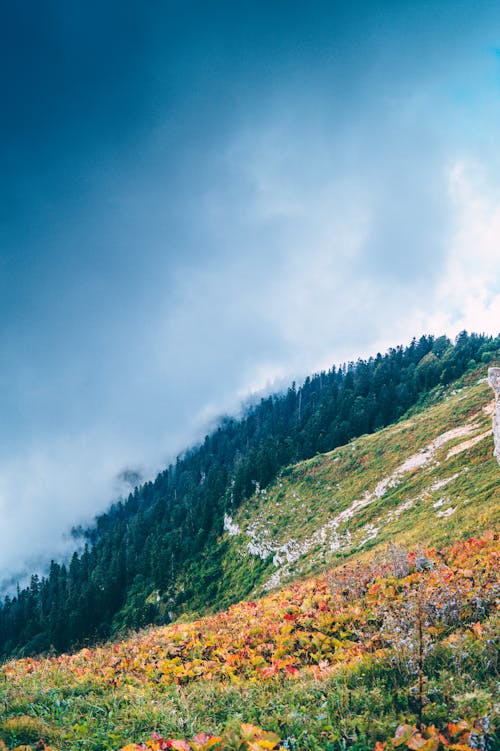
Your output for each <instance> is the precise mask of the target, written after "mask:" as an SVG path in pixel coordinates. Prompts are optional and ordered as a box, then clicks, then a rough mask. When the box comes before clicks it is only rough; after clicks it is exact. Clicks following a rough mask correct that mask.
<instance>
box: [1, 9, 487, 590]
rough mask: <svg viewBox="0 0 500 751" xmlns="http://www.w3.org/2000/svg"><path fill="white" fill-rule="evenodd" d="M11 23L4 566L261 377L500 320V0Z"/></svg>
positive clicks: (6, 134)
mask: <svg viewBox="0 0 500 751" xmlns="http://www.w3.org/2000/svg"><path fill="white" fill-rule="evenodd" d="M0 36H1V37H2V38H1V39H0V56H1V58H2V59H1V63H2V64H1V65H0V79H1V90H2V92H3V93H2V100H1V104H0V106H1V108H2V112H1V118H0V129H1V139H0V160H1V161H0V164H1V176H2V179H1V184H0V190H1V200H0V340H1V349H0V352H1V354H2V367H1V369H0V386H1V391H0V394H1V397H0V398H1V400H2V417H3V419H2V422H1V425H0V521H1V524H0V572H3V574H1V573H0V578H1V576H2V575H5V576H9V575H10V574H12V573H15V572H16V571H18V570H21V569H22V567H23V566H25V565H28V566H35V565H39V562H40V561H42V560H43V559H44V557H46V556H47V555H49V556H50V555H54V556H56V555H59V554H62V553H63V552H64V551H65V550H67V549H68V544H70V543H68V541H67V539H66V540H65V539H64V533H65V531H67V530H68V528H69V527H70V526H71V525H72V524H73V523H79V522H85V521H88V520H89V519H91V518H92V515H93V514H94V513H95V512H97V511H100V510H103V509H104V508H106V506H107V505H108V503H109V502H110V500H112V499H113V498H114V497H116V496H117V495H118V494H119V493H123V492H126V490H127V489H126V487H125V486H124V484H123V482H122V481H121V480H120V479H119V475H120V473H121V472H122V471H123V469H125V468H133V469H138V470H140V471H141V472H142V473H143V474H144V476H146V477H149V476H151V475H152V474H154V472H155V471H156V470H158V469H159V468H161V467H162V466H164V464H165V463H166V462H167V461H168V460H169V459H170V458H172V457H173V456H175V453H176V452H177V451H179V450H181V449H182V448H184V447H185V446H186V445H187V444H189V443H190V442H192V441H194V440H196V439H197V438H198V437H200V436H203V434H204V431H205V430H206V429H207V426H209V425H210V424H211V421H213V420H214V419H215V418H216V416H217V415H220V414H221V413H223V412H225V411H235V410H237V409H238V407H239V405H240V403H241V402H242V400H244V399H246V398H247V397H248V395H249V394H250V393H252V392H254V391H258V390H260V389H270V388H273V387H274V386H276V385H280V384H283V383H288V382H289V381H290V380H292V379H293V378H294V377H296V378H300V376H301V375H305V374H307V373H308V372H310V371H312V370H314V369H316V368H321V367H329V366H330V365H331V364H333V363H337V362H339V361H342V360H345V359H351V358H352V359H355V358H356V357H358V356H359V355H361V356H365V355H369V354H374V353H376V352H377V351H378V350H383V349H384V348H386V347H388V346H392V345H395V344H397V343H405V342H408V341H409V340H410V339H411V338H412V336H414V335H415V336H419V335H420V334H422V333H424V332H433V333H436V334H440V333H442V332H446V333H448V334H449V335H450V336H453V335H454V334H456V333H457V332H458V331H459V330H461V329H463V328H467V329H468V330H476V331H485V332H487V333H492V334H496V333H498V331H499V329H500V274H499V261H498V259H499V257H500V253H499V244H500V184H499V181H498V174H500V170H499V168H500V149H499V147H498V133H499V132H500V99H499V90H500V87H499V84H500V57H499V50H500V6H499V5H498V3H497V2H481V1H480V2H477V1H476V2H472V1H470V2H418V3H417V2H415V3H406V2H379V3H378V4H377V5H375V4H374V3H363V2H328V3H327V2H312V3H311V2H309V3H305V2H293V1H291V0H289V2H272V3H269V2H266V3H264V2H259V1H258V0H254V2H251V3H250V2H248V3H247V2H239V3H229V2H222V1H221V2H216V3H206V2H202V3H195V2H166V1H165V0H163V1H160V0H152V1H151V2H148V3H144V2H135V1H134V0H132V1H130V2H126V3H118V2H115V0H109V1H108V2H100V3H97V2H85V3H84V2H76V0H64V2H63V1H62V0H52V1H50V0H47V2H44V3H35V2H29V1H28V2H25V3H2V24H1V25H0ZM21 541H22V542H21Z"/></svg>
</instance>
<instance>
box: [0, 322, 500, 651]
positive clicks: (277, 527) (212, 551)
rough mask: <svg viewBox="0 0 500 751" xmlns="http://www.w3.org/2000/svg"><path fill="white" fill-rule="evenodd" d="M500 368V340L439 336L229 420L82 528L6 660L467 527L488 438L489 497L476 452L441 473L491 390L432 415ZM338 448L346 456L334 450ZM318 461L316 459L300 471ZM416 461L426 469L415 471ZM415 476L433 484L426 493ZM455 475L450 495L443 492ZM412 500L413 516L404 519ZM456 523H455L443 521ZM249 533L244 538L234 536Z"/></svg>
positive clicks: (31, 599) (28, 600) (19, 613)
mask: <svg viewBox="0 0 500 751" xmlns="http://www.w3.org/2000/svg"><path fill="white" fill-rule="evenodd" d="M495 362H500V339H498V338H496V339H495V338H492V337H488V336H484V335H477V334H467V333H466V332H462V333H461V334H460V335H459V336H458V337H457V339H456V341H455V343H454V344H452V343H451V342H450V341H449V340H448V339H447V338H446V337H444V336H443V337H439V338H437V339H435V338H434V337H432V336H423V337H421V338H420V339H419V340H418V341H417V340H415V339H414V340H413V341H412V342H411V343H410V344H409V345H408V346H406V347H403V346H398V347H396V348H392V349H390V350H389V351H388V352H387V353H385V354H384V355H381V354H380V353H378V354H377V355H376V356H374V357H371V358H369V359H367V360H358V361H356V362H352V363H348V364H344V365H341V366H338V367H332V369H331V370H329V371H328V372H321V373H317V374H315V375H313V376H311V377H308V378H306V380H305V381H304V383H303V384H302V386H300V387H299V388H297V387H296V385H295V384H292V385H291V386H290V388H289V389H288V390H287V391H286V392H282V393H279V394H274V395H271V396H269V397H266V398H263V399H261V401H260V402H258V403H257V404H254V405H252V406H250V407H249V408H248V409H247V410H246V411H245V412H244V413H243V415H242V416H241V417H240V418H239V419H235V418H234V419H233V418H225V419H223V420H221V422H220V425H219V427H218V428H217V429H216V430H215V431H214V432H212V433H211V434H210V435H207V436H206V437H205V440H204V441H203V442H202V443H201V444H200V445H198V446H195V447H193V448H192V449H190V450H188V451H186V452H185V453H184V454H182V455H181V456H179V457H178V459H177V461H176V463H175V464H174V465H172V466H170V467H168V468H167V469H165V470H164V471H163V472H160V474H159V475H158V476H157V477H156V479H155V480H154V482H147V483H145V484H144V485H142V486H141V487H140V488H136V489H135V491H134V492H133V493H132V494H130V496H129V498H128V499H126V500H120V501H118V502H117V503H115V504H113V505H112V506H111V507H110V508H109V510H108V511H107V512H106V513H105V514H102V515H101V516H99V517H98V518H97V519H96V521H95V524H93V525H91V526H90V527H89V528H88V529H87V530H83V532H81V531H80V540H79V541H76V542H75V545H76V544H77V542H79V543H80V547H79V549H78V550H76V551H75V553H74V554H73V556H72V557H71V560H70V561H66V562H57V561H52V563H51V565H50V568H49V570H48V572H47V574H46V575H45V576H44V577H42V578H41V579H40V578H39V577H38V576H36V575H34V576H32V577H31V581H30V584H29V586H27V587H25V588H22V589H19V590H18V592H17V593H16V595H15V596H14V597H10V598H9V597H8V598H6V599H5V601H4V603H3V604H2V605H1V606H0V656H1V657H3V658H7V657H10V656H17V657H21V656H26V655H33V654H39V653H43V652H54V651H55V652H61V651H65V650H68V649H74V648H76V647H78V646H84V645H87V646H88V645H92V644H93V643H96V642H98V641H99V640H102V639H106V638H109V637H112V636H117V635H120V634H124V633H126V632H127V630H129V629H131V628H139V627H143V626H146V625H148V624H153V623H156V624H161V623H167V622H169V621H171V620H173V619H176V618H178V617H179V616H180V615H182V614H185V613H187V614H189V613H191V614H193V613H199V614H203V613H209V612H214V611H217V610H219V609H221V608H223V607H225V606H227V605H229V604H231V603H235V602H237V601H238V600H240V599H243V598H244V597H247V596H249V595H250V594H251V593H252V592H253V591H256V592H259V591H263V589H265V585H266V584H267V586H268V587H272V586H274V585H276V584H277V583H278V582H279V580H281V579H283V580H286V578H287V577H288V578H289V577H291V576H292V577H293V576H294V575H295V574H298V573H306V572H307V571H312V570H315V569H316V568H317V567H318V566H323V565H325V564H327V563H329V562H335V561H336V560H339V559H340V558H341V557H342V556H345V555H346V554H349V555H350V554H354V553H356V551H358V552H363V551H367V550H369V549H370V548H371V547H373V545H374V544H378V543H381V542H383V541H384V539H388V535H387V534H385V533H384V527H387V528H388V529H390V530H394V531H395V532H397V533H398V534H399V533H400V532H402V531H403V526H404V525H405V523H407V525H408V527H409V525H410V524H413V520H414V519H415V520H418V519H421V520H424V518H425V517H426V515H427V517H428V518H429V519H432V520H434V518H436V519H439V520H446V524H441V523H439V525H438V527H440V528H441V527H442V528H443V529H444V528H446V527H447V526H448V522H450V523H451V522H453V521H454V520H455V519H457V520H460V519H462V516H464V518H465V517H467V512H466V511H464V509H463V508H462V506H463V507H464V508H465V505H466V501H467V497H466V496H467V494H468V498H469V499H471V498H475V497H476V495H477V503H479V504H481V503H482V499H484V498H485V497H486V495H487V494H488V492H489V491H488V488H490V489H494V479H493V477H492V475H488V472H491V471H492V467H493V464H487V459H486V457H487V451H486V444H487V438H486V437H485V438H484V440H483V439H481V440H480V441H479V442H478V443H477V446H475V447H473V448H474V451H473V454H472V455H471V456H472V457H476V454H477V457H478V458H477V461H478V462H479V463H480V459H481V457H483V458H484V459H485V462H486V463H485V467H484V468H481V487H479V485H478V486H477V487H478V492H477V493H476V490H475V487H476V485H477V483H476V481H475V480H474V482H473V481H472V473H473V471H474V472H475V470H476V464H473V465H471V466H472V467H473V469H471V470H470V471H466V470H464V467H463V465H462V459H463V457H464V456H465V455H466V454H465V453H463V452H459V454H457V458H456V460H454V461H453V460H452V458H450V459H449V460H448V459H446V460H444V461H445V464H446V467H447V469H449V474H447V475H446V477H441V474H440V472H439V470H438V471H437V472H434V467H435V457H439V459H440V461H443V456H444V455H443V452H444V450H445V448H448V447H450V448H451V447H453V445H455V444H457V443H459V442H460V441H462V442H463V441H464V440H465V439H467V440H473V441H474V440H475V439H476V438H479V436H480V433H481V431H482V432H483V433H486V427H485V426H486V424H487V419H488V418H487V415H486V414H483V413H482V412H481V409H482V406H485V404H486V402H484V404H482V403H481V399H483V397H484V399H486V393H487V388H486V387H484V388H483V392H481V393H482V394H483V396H481V395H480V392H479V391H478V393H477V399H476V396H474V394H471V396H470V404H469V402H468V401H467V399H469V397H467V398H465V397H464V399H465V401H463V402H460V400H459V401H458V402H457V405H458V406H457V407H456V410H457V412H456V415H453V414H452V413H451V412H448V411H447V408H446V403H444V407H443V412H442V413H441V412H439V409H438V408H437V404H436V409H437V410H438V411H437V412H436V413H435V417H433V418H432V419H435V420H437V421H439V424H438V425H437V426H436V429H435V430H434V429H433V428H432V426H431V425H429V424H427V423H426V422H425V420H424V421H422V422H421V421H420V420H419V419H417V413H418V412H419V411H421V410H423V409H425V408H426V407H427V406H429V405H430V404H431V403H432V400H434V401H439V400H443V399H446V398H447V395H450V394H451V395H452V391H453V390H454V389H456V388H462V386H456V387H455V386H451V390H450V385H451V384H453V383H454V382H455V381H456V380H457V378H461V377H462V376H464V374H472V375H470V377H469V376H468V378H469V381H467V384H470V383H471V379H472V382H473V380H474V379H475V380H476V381H477V380H478V379H479V378H481V377H484V373H485V371H486V366H487V365H488V364H489V363H495ZM481 364H482V365H481ZM479 365H481V370H479V371H478V366H479ZM464 385H465V382H464ZM447 389H448V391H447ZM475 399H476V401H475ZM453 404H454V402H453V400H452V401H451V402H450V405H449V406H450V409H451V407H452V406H453ZM461 404H462V405H463V408H461V407H460V405H461ZM481 404H482V406H481ZM408 410H413V411H414V412H415V415H414V419H415V423H414V426H413V427H412V424H411V423H408V424H407V428H404V427H401V426H399V427H398V431H399V432H397V433H395V434H392V433H390V432H389V433H387V434H385V433H384V432H381V431H382V429H383V428H384V427H388V426H390V425H393V424H394V423H395V422H397V421H398V420H399V419H401V418H402V417H403V416H404V415H405V414H406V413H408ZM467 410H472V411H474V415H475V417H474V420H469V421H468V422H467V420H468V416H467V414H466V412H467ZM464 419H465V421H466V424H465V425H463V426H462V421H463V420H464ZM441 422H442V423H443V427H441ZM454 426H456V427H457V430H458V433H457V434H456V435H454V434H453V435H452V436H446V437H445V438H446V439H443V440H444V443H443V446H438V445H436V446H434V444H432V442H433V441H435V440H437V439H438V438H439V436H440V435H441V434H442V433H443V432H445V433H446V432H447V431H449V430H452V429H454ZM461 430H463V431H465V432H464V433H460V431H461ZM370 434H373V438H374V442H373V443H370V440H369V436H370ZM363 435H365V436H367V437H365V438H361V436H363ZM353 438H354V439H357V440H356V442H355V443H352V439H353ZM439 440H441V439H439ZM349 441H351V443H349ZM438 442H439V441H438ZM431 444H432V446H431V448H430V449H429V452H430V453H431V454H433V458H429V461H428V462H423V461H421V459H422V457H423V456H424V454H421V455H420V454H419V455H417V458H416V459H413V460H411V456H412V454H414V453H415V451H417V452H418V450H420V449H424V448H425V446H426V445H431ZM445 444H446V446H445ZM347 445H348V447H346V446H347ZM342 446H344V447H346V448H344V449H342V450H340V447H342ZM336 448H337V449H339V453H336V454H335V455H331V454H329V453H328V452H331V451H332V450H334V449H336ZM477 452H479V453H477ZM481 452H482V453H481ZM320 454H322V455H324V457H323V458H321V456H319V455H320ZM434 455H435V457H434ZM425 456H427V454H425ZM303 460H309V463H306V464H298V465H297V462H300V461H303ZM412 461H414V462H416V465H418V466H415V467H414V468H412V465H411V462H412ZM474 461H475V459H474ZM405 462H410V463H409V464H406V465H405ZM455 465H456V466H455ZM398 467H399V470H398ZM454 467H455V468H454ZM423 469H425V472H424V473H423V474H422V472H417V474H416V475H415V471H416V470H423ZM361 470H362V471H361ZM414 470H415V471H414ZM462 470H463V471H462ZM395 472H396V473H397V476H396V477H393V478H392V479H391V473H392V474H394V473H395ZM457 472H459V477H457V478H455V477H453V478H452V475H453V474H456V473H457ZM485 473H486V474H485ZM488 477H489V479H488ZM417 478H420V480H421V481H420V480H418V479H417ZM433 478H434V479H433ZM450 478H452V479H450ZM396 480H397V482H396ZM414 480H415V482H416V483H417V485H418V487H417V486H415V488H414V489H412V482H413V481H414ZM445 480H447V481H448V480H449V487H446V488H444V486H442V490H441V489H440V488H439V487H436V488H434V489H433V488H432V487H431V486H432V484H433V483H435V482H444V481H445ZM419 482H420V484H418V483H419ZM478 482H479V481H478ZM398 483H399V485H398V487H397V488H396V487H390V486H391V485H394V484H398ZM461 487H463V497H461V500H460V503H459V508H458V507H455V505H453V504H452V506H453V509H454V510H452V506H450V505H449V504H448V505H447V504H446V503H445V501H444V497H445V493H444V491H445V490H446V492H447V493H448V492H451V493H455V492H457V493H458V491H459V488H461ZM382 490H383V491H384V492H382ZM410 491H412V492H413V495H411V496H408V494H407V493H408V492H410ZM419 494H420V495H422V498H419V499H417V496H418V495H419ZM426 494H427V495H429V497H431V500H432V498H434V499H435V500H434V501H433V502H436V503H442V505H443V508H440V507H439V508H437V509H436V511H435V513H434V512H431V511H429V509H430V508H431V506H430V505H429V504H427V505H426V504H425V503H424V501H423V500H422V499H423V497H424V496H425V497H427V496H426ZM68 502H70V501H68ZM474 502H476V501H474ZM402 503H407V504H410V506H411V508H410V506H408V509H407V511H404V510H403V509H402V507H401V504H402ZM391 504H392V505H391ZM382 506H383V507H384V508H387V510H386V511H384V513H383V514H382V513H381V512H380V513H379V510H380V508H381V507H382ZM361 512H362V513H361ZM389 512H390V513H394V517H392V516H390V518H389V516H388V514H389ZM443 513H444V514H453V517H450V519H447V517H446V516H445V517H443V516H438V514H441V515H442V514H443ZM384 514H385V516H384ZM429 514H430V516H429ZM351 515H352V520H349V519H348V518H347V517H349V516H351ZM347 522H349V524H347ZM464 523H465V522H464ZM235 525H236V526H235ZM224 527H226V533H225V532H224ZM236 529H241V530H242V532H241V534H238V535H234V537H231V533H232V532H234V531H236ZM464 530H465V527H464ZM417 531H418V524H417ZM461 534H463V533H461ZM417 537H418V535H416V536H415V535H414V536H413V538H412V536H411V534H410V533H409V532H408V534H406V535H405V539H407V540H411V539H417ZM364 538H366V539H364ZM443 539H444V536H443ZM249 543H250V548H249ZM252 551H253V552H252ZM248 553H250V555H248ZM273 559H274V561H275V563H276V562H277V563H278V565H277V566H276V565H275V564H274V563H273Z"/></svg>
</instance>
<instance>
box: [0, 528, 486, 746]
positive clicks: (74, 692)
mask: <svg viewBox="0 0 500 751" xmlns="http://www.w3.org/2000/svg"><path fill="white" fill-rule="evenodd" d="M499 558H500V543H499V541H498V538H497V536H495V535H493V534H487V535H484V536H483V537H481V538H471V539H468V540H467V541H465V542H463V543H459V544H456V545H454V546H451V547H450V548H448V549H444V550H439V551H437V550H423V549H417V550H414V551H411V552H409V553H407V552H405V551H403V550H401V549H399V548H394V547H392V548H389V549H388V550H387V551H386V552H385V554H384V555H383V556H382V557H379V558H378V559H377V560H373V561H371V562H369V563H352V564H349V565H347V566H344V567H340V568H338V569H336V570H334V571H332V572H330V573H328V574H327V575H325V576H323V577H320V578H312V579H308V580H305V581H302V582H298V583H294V584H292V585H290V586H288V587H286V588H285V589H282V590H281V591H279V592H276V593H273V594H270V595H269V596H267V597H265V598H262V599H260V600H258V601H253V602H242V603H240V604H238V605H235V606H232V607H231V608H229V610H227V611H225V612H222V613H219V614H217V615H215V616H211V617H206V618H203V619H201V620H198V621H195V622H193V623H176V624H173V625H171V626H167V627H162V628H156V629H151V630H147V631H145V632H143V633H141V634H138V635H137V636H135V637H134V638H131V639H128V640H124V641H121V642H117V643H113V644H108V645H103V646H101V647H97V648H95V649H84V650H81V651H80V652H77V653H76V654H72V655H60V656H58V657H51V658H50V657H49V658H43V659H34V658H26V659H23V660H19V661H16V662H10V663H7V664H6V665H5V666H4V667H3V669H2V672H1V674H0V680H2V681H3V683H4V686H5V691H4V707H3V715H2V719H1V720H0V732H1V733H3V737H4V740H5V741H6V742H7V743H9V744H10V745H11V747H12V746H13V744H15V743H18V744H19V743H20V742H23V743H30V744H32V747H33V748H35V747H36V743H37V742H40V741H41V742H42V743H45V744H47V746H49V745H50V744H51V745H52V746H54V747H56V748H59V749H77V748H78V749H95V750H96V751H97V749H99V748H103V749H119V748H126V749H127V751H130V750H131V749H139V748H146V749H162V748H176V749H186V750H187V749H193V751H201V749H208V748H214V749H217V748H218V749H239V748H241V749H245V748H249V749H254V750H257V749H266V748H267V749H272V748H275V747H278V744H279V743H281V744H282V747H284V748H290V749H318V750H319V749H342V748H347V747H350V748H356V749H372V748H375V747H376V744H378V746H377V748H378V749H381V748H384V749H385V748H387V749H392V748H397V747H400V746H401V747H403V748H406V747H407V748H409V749H420V748H421V749H424V751H437V750H438V749H440V748H443V749H447V748H450V749H461V748H471V747H476V748H485V749H488V748H491V749H493V747H494V745H493V744H494V735H493V733H494V730H493V728H494V727H495V725H496V721H497V718H496V714H495V713H496V711H497V710H496V709H495V706H494V701H493V696H494V684H495V683H496V681H498V672H497V671H498V664H497V647H498V644H497V642H496V639H497V635H498V598H499V580H498V574H499V571H500V566H499V563H500V560H499ZM261 726H265V728H266V731H260V730H259V727H261ZM152 732H154V733H156V735H151V733H152ZM475 738H477V739H478V740H477V743H478V744H480V745H476V746H474V745H472V746H471V745H470V743H469V742H470V741H471V739H472V740H473V739H475ZM279 739H281V740H280V741H279ZM139 742H140V743H144V744H145V745H143V746H140V745H137V744H138V743H139ZM134 744H136V745H134ZM419 744H420V745H419ZM481 744H482V745H481ZM41 747H42V746H39V748H41Z"/></svg>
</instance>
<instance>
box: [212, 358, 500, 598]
mask: <svg viewBox="0 0 500 751" xmlns="http://www.w3.org/2000/svg"><path fill="white" fill-rule="evenodd" d="M485 374H486V368H482V369H476V370H473V371H471V372H470V373H468V374H467V375H466V376H464V377H463V378H462V379H461V380H460V381H459V382H456V383H455V384H453V386H452V387H450V388H448V389H442V388H441V389H436V391H435V392H434V393H433V394H432V395H431V396H430V397H429V398H428V400H427V401H428V406H427V408H426V409H424V410H423V411H421V412H417V413H415V414H414V415H412V416H411V417H409V418H407V419H405V420H402V421H400V422H399V423H398V424H397V425H394V426H391V427H388V428H385V429H384V430H381V431H379V432H377V433H375V434H374V435H370V436H363V437H361V438H358V439H357V440H355V441H352V442H351V443H350V444H349V445H348V446H345V447H342V448H338V449H335V450H334V451H332V452H329V453H326V454H323V455H320V456H317V457H314V458H313V459H309V460H308V461H305V462H301V463H299V464H296V465H294V466H292V467H288V468H286V469H285V470H284V471H283V472H281V473H280V476H279V477H278V479H277V480H276V481H275V482H274V483H272V484H271V485H270V486H269V487H268V488H266V489H264V490H262V491H260V492H258V493H255V494H254V495H253V496H252V498H251V499H250V500H249V501H248V502H247V503H245V504H244V505H243V506H242V507H241V508H240V509H239V510H238V511H237V512H236V514H235V515H234V516H231V515H229V514H228V515H226V520H225V527H226V531H225V535H224V538H223V539H222V540H221V542H220V544H221V546H222V547H223V548H224V560H225V568H224V580H223V583H222V585H221V587H220V592H221V597H223V590H224V589H226V590H227V591H228V592H233V591H235V589H236V590H237V589H238V588H240V590H241V591H242V592H245V594H246V593H247V591H248V589H247V588H248V586H249V579H250V577H253V578H252V587H253V589H252V594H253V595H254V596H256V595H258V594H260V593H262V592H265V591H266V590H267V589H272V588H273V587H276V586H277V585H279V584H280V583H281V582H285V581H289V580H291V579H293V578H295V577H297V576H301V575H304V574H307V573H310V572H313V571H316V570H318V569H319V568H321V567H324V566H326V565H330V566H331V565H334V564H336V563H340V562H341V561H345V560H348V559H349V558H351V557H353V556H354V557H363V556H365V555H366V554H367V553H368V551H372V550H374V549H375V550H376V549H379V548H383V547H384V546H387V545H388V544H389V543H391V542H393V541H397V542H398V544H402V545H405V546H407V547H410V546H414V545H417V544H419V543H421V544H424V545H429V546H430V545H432V546H442V545H447V544H450V543H451V542H453V541H456V540H460V539H466V538H467V537H470V536H472V535H474V534H476V533H477V530H478V529H479V530H481V529H488V528H498V524H499V521H500V483H499V479H500V471H499V467H498V463H497V461H496V459H495V457H494V456H493V450H494V446H493V436H492V427H491V426H492V414H493V407H494V399H493V392H492V390H491V388H490V387H489V385H488V383H487V379H486V378H485Z"/></svg>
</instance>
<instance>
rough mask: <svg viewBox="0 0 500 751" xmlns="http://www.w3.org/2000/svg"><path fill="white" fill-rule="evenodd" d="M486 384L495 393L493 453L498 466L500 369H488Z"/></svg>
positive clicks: (499, 461)
mask: <svg viewBox="0 0 500 751" xmlns="http://www.w3.org/2000/svg"><path fill="white" fill-rule="evenodd" d="M488 383H489V384H490V386H491V388H492V389H493V391H494V392H495V411H494V412H493V440H494V441H495V451H494V452H493V453H494V455H495V456H496V458H497V461H498V463H499V464H500V368H490V369H489V370H488Z"/></svg>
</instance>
